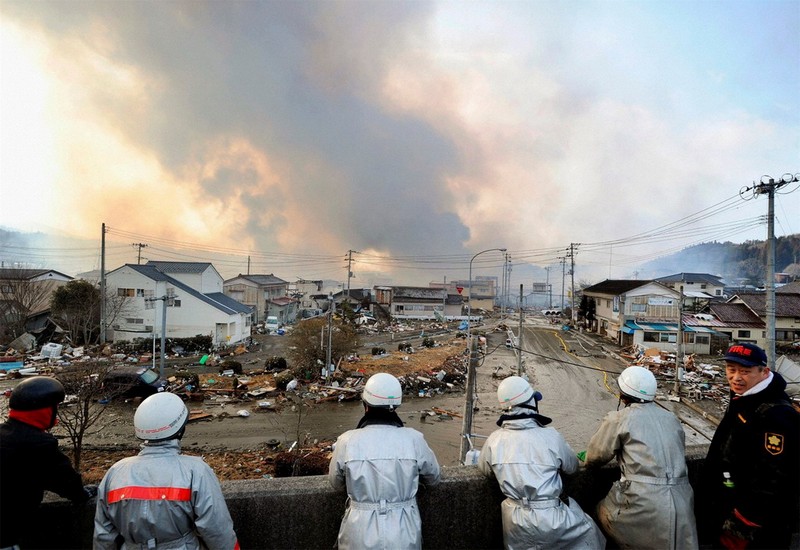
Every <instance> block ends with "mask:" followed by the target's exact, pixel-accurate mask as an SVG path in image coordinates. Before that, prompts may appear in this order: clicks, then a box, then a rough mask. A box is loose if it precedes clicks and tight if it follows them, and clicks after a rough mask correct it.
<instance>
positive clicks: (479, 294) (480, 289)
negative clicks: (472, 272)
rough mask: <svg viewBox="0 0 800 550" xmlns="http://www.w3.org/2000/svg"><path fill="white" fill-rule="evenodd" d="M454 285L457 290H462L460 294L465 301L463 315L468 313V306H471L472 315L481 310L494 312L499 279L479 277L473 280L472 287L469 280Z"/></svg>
mask: <svg viewBox="0 0 800 550" xmlns="http://www.w3.org/2000/svg"><path fill="white" fill-rule="evenodd" d="M452 285H453V287H454V288H456V289H459V288H460V289H461V291H460V292H458V294H459V295H460V296H462V298H463V299H464V300H465V301H464V304H463V305H464V311H463V312H462V315H466V313H467V312H466V307H467V304H469V308H470V310H471V311H472V314H475V313H476V312H480V311H481V310H484V311H492V310H494V304H495V301H496V300H497V277H492V276H488V275H479V276H477V277H475V278H473V279H472V284H471V285H470V282H469V280H466V281H458V280H457V281H453V283H452Z"/></svg>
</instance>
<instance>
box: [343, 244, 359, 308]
mask: <svg viewBox="0 0 800 550" xmlns="http://www.w3.org/2000/svg"><path fill="white" fill-rule="evenodd" d="M353 252H355V253H356V254H358V250H348V251H347V291H346V292H345V296H347V301H348V303H349V302H350V278H351V277H353V269H352V267H353Z"/></svg>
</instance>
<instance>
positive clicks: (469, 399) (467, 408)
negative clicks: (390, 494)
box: [459, 248, 506, 464]
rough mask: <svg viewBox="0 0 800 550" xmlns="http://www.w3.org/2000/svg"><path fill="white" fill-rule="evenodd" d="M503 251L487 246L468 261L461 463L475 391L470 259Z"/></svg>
mask: <svg viewBox="0 0 800 550" xmlns="http://www.w3.org/2000/svg"><path fill="white" fill-rule="evenodd" d="M492 251H497V252H505V251H506V249H505V248H487V249H486V250H481V251H480V252H478V253H477V254H475V255H474V256H473V257H472V259H471V260H470V261H469V283H468V287H469V301H468V302H467V346H468V350H469V361H468V362H467V380H466V386H467V396H466V398H465V400H464V422H463V424H462V426H461V448H460V451H459V455H460V459H461V460H460V461H461V464H464V458H465V457H466V456H467V451H468V450H469V447H470V446H471V445H470V437H471V435H472V415H473V413H474V402H473V394H474V393H475V363H476V362H477V359H476V357H475V356H476V355H477V354H475V353H474V349H473V347H472V261H473V260H474V259H475V258H477V257H478V256H480V255H481V254H483V253H484V252H492Z"/></svg>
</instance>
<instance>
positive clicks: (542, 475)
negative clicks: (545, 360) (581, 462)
mask: <svg viewBox="0 0 800 550" xmlns="http://www.w3.org/2000/svg"><path fill="white" fill-rule="evenodd" d="M530 412H531V411H530V410H526V409H521V408H519V407H515V408H513V409H512V410H511V412H510V413H509V415H512V416H513V415H517V414H526V413H530ZM478 467H479V468H480V469H481V471H482V472H483V473H484V474H486V475H487V476H489V477H491V476H494V477H495V478H497V482H498V483H499V485H500V490H501V491H502V492H503V494H504V495H505V496H506V499H505V500H504V501H503V503H502V505H501V514H502V520H503V543H504V544H505V547H506V548H507V549H509V550H511V549H519V548H536V549H539V548H541V549H545V548H546V549H551V548H575V549H577V548H586V549H596V548H600V549H602V548H605V542H606V541H605V538H604V537H603V535H602V533H601V532H600V529H598V527H597V525H595V523H594V521H592V519H591V518H590V517H589V516H588V515H587V514H586V513H584V511H583V510H582V509H581V507H580V505H579V504H578V503H577V502H575V500H574V499H569V504H565V503H564V502H563V501H562V500H561V499H560V498H559V496H560V495H561V488H562V483H561V472H564V473H567V474H571V473H574V472H576V471H577V470H578V458H577V457H576V455H575V452H574V451H573V450H572V449H571V448H570V446H569V445H568V444H567V442H566V441H564V438H563V437H562V436H561V434H560V433H558V431H556V430H555V429H554V428H545V427H542V426H541V425H540V424H539V423H538V422H537V421H536V420H535V419H533V418H520V419H513V420H505V421H504V422H503V425H502V427H501V428H500V429H498V430H495V431H494V432H492V434H491V435H490V436H489V438H488V439H487V440H486V443H485V444H484V445H483V448H482V449H481V454H480V456H479V457H478Z"/></svg>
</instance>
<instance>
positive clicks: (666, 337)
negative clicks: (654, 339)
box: [658, 332, 678, 344]
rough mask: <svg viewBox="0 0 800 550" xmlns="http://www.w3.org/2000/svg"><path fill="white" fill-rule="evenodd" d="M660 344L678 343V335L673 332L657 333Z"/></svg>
mask: <svg viewBox="0 0 800 550" xmlns="http://www.w3.org/2000/svg"><path fill="white" fill-rule="evenodd" d="M658 334H659V335H660V336H661V340H660V341H661V342H672V343H673V344H674V343H675V342H677V341H678V335H677V334H676V333H674V332H659V333H658Z"/></svg>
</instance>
